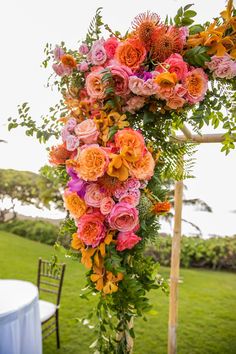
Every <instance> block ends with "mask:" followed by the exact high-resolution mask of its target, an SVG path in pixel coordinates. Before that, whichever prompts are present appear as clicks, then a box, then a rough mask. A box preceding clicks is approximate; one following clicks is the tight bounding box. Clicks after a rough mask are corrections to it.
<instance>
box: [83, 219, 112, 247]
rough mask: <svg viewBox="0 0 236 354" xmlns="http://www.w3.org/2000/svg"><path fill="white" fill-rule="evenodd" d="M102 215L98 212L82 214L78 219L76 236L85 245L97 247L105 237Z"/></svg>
mask: <svg viewBox="0 0 236 354" xmlns="http://www.w3.org/2000/svg"><path fill="white" fill-rule="evenodd" d="M105 231H106V229H105V226H104V216H103V215H102V214H101V213H100V212H92V213H90V214H84V215H82V216H81V218H80V219H79V221H78V231H77V233H78V237H79V238H80V239H81V240H82V241H83V242H84V243H85V244H86V245H87V246H92V247H97V246H98V245H99V244H100V243H101V242H102V241H103V239H104V237H105Z"/></svg>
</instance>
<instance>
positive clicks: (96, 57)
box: [87, 39, 107, 65]
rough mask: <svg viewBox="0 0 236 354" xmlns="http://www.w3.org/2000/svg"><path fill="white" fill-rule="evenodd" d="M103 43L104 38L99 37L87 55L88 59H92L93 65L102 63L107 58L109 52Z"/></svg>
mask: <svg viewBox="0 0 236 354" xmlns="http://www.w3.org/2000/svg"><path fill="white" fill-rule="evenodd" d="M103 44H104V40H103V39H99V40H97V41H95V42H94V43H93V46H92V48H91V50H90V52H89V54H88V57H87V59H88V60H89V61H91V63H92V64H93V65H102V64H104V63H105V61H106V60H107V53H106V50H105V48H104V46H103Z"/></svg>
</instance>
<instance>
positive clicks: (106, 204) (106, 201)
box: [100, 197, 115, 215]
mask: <svg viewBox="0 0 236 354" xmlns="http://www.w3.org/2000/svg"><path fill="white" fill-rule="evenodd" d="M114 205H115V202H114V200H113V199H112V198H111V197H105V198H103V199H102V200H101V204H100V211H101V213H102V214H103V215H108V214H110V212H111V209H112V208H113V206H114Z"/></svg>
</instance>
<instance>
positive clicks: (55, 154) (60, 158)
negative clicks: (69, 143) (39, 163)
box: [49, 143, 72, 165]
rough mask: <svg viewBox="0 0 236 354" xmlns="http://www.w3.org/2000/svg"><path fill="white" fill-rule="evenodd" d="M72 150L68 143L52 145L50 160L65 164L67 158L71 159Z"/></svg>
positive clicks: (55, 163) (57, 163) (54, 163)
mask: <svg viewBox="0 0 236 354" xmlns="http://www.w3.org/2000/svg"><path fill="white" fill-rule="evenodd" d="M71 154H72V152H71V151H68V150H67V148H66V144H65V143H64V144H61V145H58V146H52V148H51V150H50V152H49V162H50V163H51V164H52V165H64V164H65V163H66V160H68V159H70V157H71Z"/></svg>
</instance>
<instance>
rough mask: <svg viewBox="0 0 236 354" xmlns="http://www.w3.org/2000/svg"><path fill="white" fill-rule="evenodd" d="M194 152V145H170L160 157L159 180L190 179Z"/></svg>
mask: <svg viewBox="0 0 236 354" xmlns="http://www.w3.org/2000/svg"><path fill="white" fill-rule="evenodd" d="M195 152H196V144H193V143H185V144H176V143H170V144H169V145H168V147H167V148H166V149H165V151H164V152H163V154H162V155H161V159H160V163H161V178H162V179H163V180H166V179H174V180H176V181H180V180H182V179H186V178H191V177H193V175H192V170H193V166H194V163H195V158H193V155H194V153H195Z"/></svg>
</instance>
